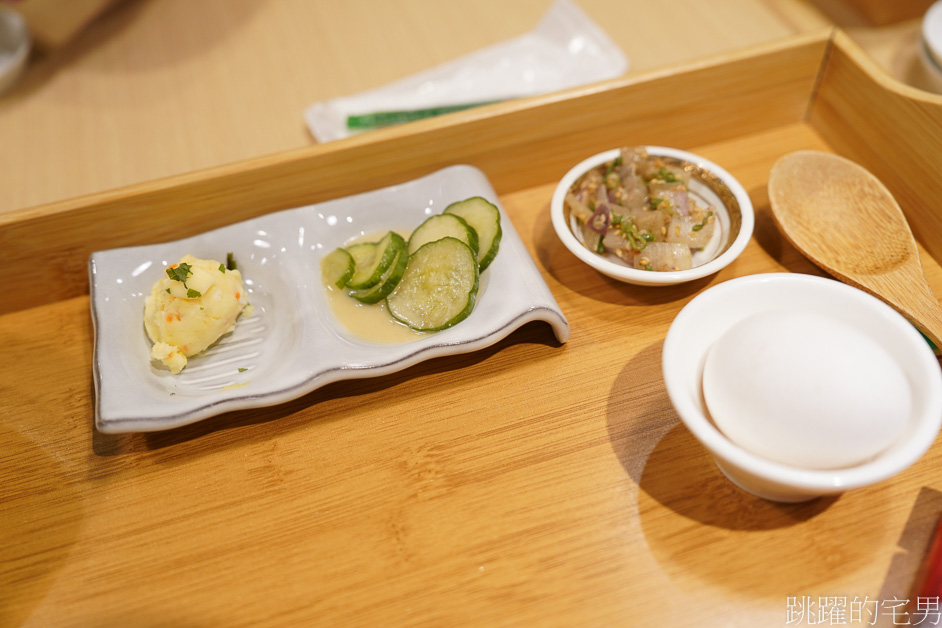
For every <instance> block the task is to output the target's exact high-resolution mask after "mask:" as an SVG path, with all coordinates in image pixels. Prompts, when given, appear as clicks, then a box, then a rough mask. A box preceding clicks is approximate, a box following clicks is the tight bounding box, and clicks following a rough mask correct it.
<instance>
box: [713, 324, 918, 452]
mask: <svg viewBox="0 0 942 628" xmlns="http://www.w3.org/2000/svg"><path fill="white" fill-rule="evenodd" d="M703 395H704V400H705V402H706V406H707V409H708V410H709V413H710V415H711V417H712V419H713V421H714V422H715V423H716V425H717V427H719V429H720V431H722V432H723V433H724V434H725V435H726V436H727V437H728V438H729V439H730V440H732V441H733V442H735V443H736V444H738V445H739V446H741V447H743V448H744V449H746V450H748V451H751V452H752V453H754V454H757V455H759V456H762V457H763V458H767V459H769V460H773V461H776V462H780V463H784V464H788V465H791V466H796V467H802V468H807V469H836V468H843V467H849V466H853V465H855V464H858V463H861V462H864V461H866V460H868V459H870V458H872V457H874V456H875V455H877V454H879V453H880V452H881V451H883V450H884V449H886V448H887V447H889V446H890V445H891V444H892V443H893V442H894V441H895V440H896V439H897V438H898V437H899V435H900V434H901V433H902V431H903V429H904V428H905V427H906V424H907V422H908V421H909V419H910V414H911V408H912V392H911V390H910V385H909V381H908V380H907V378H906V375H905V374H904V373H903V371H902V369H901V368H900V366H899V365H898V364H897V363H896V361H895V360H894V359H893V357H892V356H891V355H890V354H889V352H888V351H886V350H885V349H884V348H883V347H881V346H880V345H879V344H878V343H877V342H875V341H874V340H872V339H871V338H869V337H868V336H866V335H865V334H864V333H863V332H861V331H859V330H857V329H854V328H852V327H850V326H848V325H846V324H843V323H842V322H840V321H839V320H837V319H835V318H832V317H830V316H826V315H824V314H817V313H812V312H804V311H797V310H795V311H790V310H770V311H767V312H761V313H758V314H754V315H752V316H749V317H747V318H745V319H744V320H743V321H741V322H740V323H738V324H737V325H735V326H733V327H732V328H731V329H729V330H728V331H727V332H726V333H725V334H723V335H722V336H721V337H720V338H719V339H718V340H717V341H716V342H715V343H714V345H713V347H711V349H710V351H709V353H708V354H707V358H706V361H705V363H704V370H703Z"/></svg>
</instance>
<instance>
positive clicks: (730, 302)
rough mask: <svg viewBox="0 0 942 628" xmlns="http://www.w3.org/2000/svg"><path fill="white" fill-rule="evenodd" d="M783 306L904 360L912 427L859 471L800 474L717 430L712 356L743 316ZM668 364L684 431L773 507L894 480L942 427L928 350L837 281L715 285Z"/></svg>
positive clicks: (753, 280) (681, 324) (668, 354)
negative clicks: (710, 384) (709, 403)
mask: <svg viewBox="0 0 942 628" xmlns="http://www.w3.org/2000/svg"><path fill="white" fill-rule="evenodd" d="M779 308H792V309H794V308H801V309H803V310H806V311H809V312H816V313H819V314H824V315H828V316H831V317H834V318H837V319H838V320H841V321H843V322H846V323H847V325H850V326H854V327H855V328H856V329H857V330H858V331H860V332H862V333H864V334H866V335H867V336H868V337H870V338H872V339H873V340H875V341H876V342H877V343H878V344H879V345H880V346H881V347H883V348H884V349H886V351H887V352H889V354H890V355H891V356H892V357H893V359H894V360H896V361H897V363H898V365H899V367H900V368H901V369H902V371H903V372H904V373H905V375H906V378H907V379H908V381H909V384H910V387H911V390H912V395H913V404H912V415H911V416H910V420H909V424H908V426H907V427H906V429H905V430H904V432H903V434H902V435H901V436H900V437H899V438H898V439H897V441H896V442H895V443H894V444H893V445H891V446H890V447H889V448H888V449H886V450H885V451H883V452H882V453H880V454H878V455H877V456H876V457H875V458H872V459H870V460H869V461H867V462H864V463H861V464H859V465H856V466H851V467H848V468H844V469H832V470H812V469H801V468H797V467H792V466H788V465H785V464H780V463H777V462H772V461H770V460H767V459H764V458H762V457H759V456H757V455H755V454H752V453H750V452H749V451H746V450H745V449H743V448H741V447H740V446H738V445H736V444H734V443H733V442H732V441H730V440H729V439H728V438H727V437H726V436H724V435H723V433H722V432H720V431H719V430H718V429H717V428H716V426H715V424H714V423H713V422H712V420H711V419H710V417H709V416H708V413H707V410H706V406H705V403H704V401H703V392H702V388H701V378H702V374H703V364H704V359H705V357H706V355H707V352H708V351H709V349H710V347H711V346H712V345H713V343H714V341H715V340H716V339H718V338H719V337H720V336H722V335H723V334H724V333H725V332H726V331H727V330H728V329H730V328H731V327H732V326H733V325H735V324H736V323H738V322H740V321H741V320H743V319H744V318H746V317H748V316H750V315H752V314H755V313H757V312H762V311H766V310H772V309H779ZM662 357H663V361H662V366H663V374H664V383H665V385H666V387H667V393H668V396H669V397H670V400H671V403H672V404H673V405H674V408H675V409H676V410H677V413H678V414H679V415H680V418H681V420H682V421H683V422H684V424H685V425H686V426H687V428H688V429H689V430H690V431H691V433H692V434H693V435H694V436H695V437H696V438H697V440H699V441H700V442H701V443H702V444H703V445H704V446H705V447H706V448H707V449H708V450H709V451H710V453H711V454H713V456H714V459H715V460H716V464H717V466H718V467H719V468H720V470H721V471H722V472H723V473H724V474H726V476H727V477H728V478H729V479H730V480H731V481H732V482H733V483H735V484H736V485H738V486H739V487H740V488H742V489H744V490H746V491H748V492H750V493H753V494H755V495H757V496H759V497H762V498H765V499H769V500H773V501H781V502H798V501H805V500H808V499H812V498H815V497H818V496H821V495H829V494H837V493H841V492H844V491H847V490H849V489H853V488H858V487H862V486H867V485H870V484H873V483H875V482H879V481H881V480H884V479H886V478H889V477H891V476H893V475H895V474H897V473H899V472H901V471H903V470H904V469H906V468H907V467H909V466H910V465H912V464H913V463H914V462H916V461H917V460H918V459H919V458H920V457H921V456H922V455H923V454H924V453H925V452H926V450H927V449H928V448H929V447H930V446H931V445H932V443H933V442H934V441H935V438H936V435H937V434H938V432H939V428H940V426H942V370H940V369H939V363H938V360H937V359H936V358H935V356H934V354H933V353H932V350H931V349H930V348H929V345H928V343H927V342H926V341H925V339H924V338H923V337H922V336H921V334H919V332H918V331H916V329H915V328H914V327H913V326H912V325H911V324H910V323H909V322H908V321H907V320H906V319H905V318H903V317H902V316H901V315H900V314H899V313H897V312H896V311H895V310H893V309H892V308H891V307H889V306H888V305H886V304H885V303H883V302H882V301H880V300H879V299H877V298H875V297H873V296H871V295H869V294H867V293H865V292H863V291H862V290H858V289H856V288H852V287H850V286H848V285H846V284H843V283H840V282H838V281H836V280H833V279H826V278H823V277H816V276H811V275H800V274H789V273H770V274H760V275H750V276H746V277H740V278H737V279H731V280H729V281H725V282H723V283H721V284H718V285H716V286H713V287H711V288H709V289H707V290H705V291H703V292H702V293H700V294H699V295H697V296H696V297H694V298H693V299H692V300H691V301H690V302H689V303H688V304H687V305H686V306H685V307H684V308H683V309H682V310H681V311H680V313H679V314H678V315H677V317H676V318H675V319H674V321H673V323H672V324H671V327H670V329H669V330H668V333H667V336H666V338H665V340H664V349H663V356H662Z"/></svg>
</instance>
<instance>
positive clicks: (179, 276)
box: [167, 262, 193, 286]
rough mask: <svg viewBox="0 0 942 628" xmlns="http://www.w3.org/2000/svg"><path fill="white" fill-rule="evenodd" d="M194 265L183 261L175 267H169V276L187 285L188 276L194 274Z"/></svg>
mask: <svg viewBox="0 0 942 628" xmlns="http://www.w3.org/2000/svg"><path fill="white" fill-rule="evenodd" d="M190 268H192V266H190V265H189V264H187V263H186V262H181V263H179V264H177V265H176V266H175V267H173V268H168V269H167V276H168V277H170V278H171V279H173V280H174V281H179V282H180V283H182V284H183V285H184V286H185V285H186V278H187V277H189V276H190V275H192V274H193V271H192V270H190Z"/></svg>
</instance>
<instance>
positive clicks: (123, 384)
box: [89, 166, 569, 433]
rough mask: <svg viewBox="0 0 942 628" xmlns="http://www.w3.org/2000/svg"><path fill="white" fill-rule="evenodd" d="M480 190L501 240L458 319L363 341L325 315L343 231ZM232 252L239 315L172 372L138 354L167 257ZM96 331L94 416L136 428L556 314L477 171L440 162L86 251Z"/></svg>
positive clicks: (551, 319) (414, 356) (388, 366)
mask: <svg viewBox="0 0 942 628" xmlns="http://www.w3.org/2000/svg"><path fill="white" fill-rule="evenodd" d="M472 196H482V197H484V198H486V199H488V200H490V201H491V202H493V203H494V204H495V205H497V207H498V209H500V211H501V227H502V229H503V238H502V240H501V244H500V252H499V253H498V255H497V257H496V259H495V260H494V262H493V263H492V264H491V265H490V266H489V267H488V268H487V270H485V271H484V273H482V276H481V287H480V290H479V293H478V300H477V304H476V306H475V309H474V311H473V312H472V313H471V315H470V316H469V317H468V318H467V319H465V320H464V321H463V322H461V323H459V324H458V325H456V326H454V327H452V328H450V329H446V330H444V331H441V332H438V333H434V334H428V335H424V336H421V337H418V338H417V339H415V340H413V341H409V342H404V343H400V344H384V343H377V342H370V341H366V340H363V339H360V338H358V337H357V336H355V335H353V334H352V333H350V332H349V331H348V330H347V329H346V327H344V326H343V324H341V323H340V322H339V321H338V320H337V319H336V318H335V316H334V314H333V312H332V310H331V308H330V306H329V304H328V301H327V295H326V293H325V289H324V286H323V284H322V283H321V271H320V260H321V258H322V257H323V256H324V255H326V254H327V253H329V252H331V251H332V250H334V249H335V248H337V247H338V246H342V245H344V244H345V243H346V242H348V241H350V240H351V239H353V238H356V237H359V236H362V235H367V234H374V233H382V232H385V231H388V230H391V229H394V230H402V229H412V228H415V227H417V226H418V225H419V224H420V223H421V222H422V221H423V220H424V219H425V218H427V217H428V216H430V215H432V214H438V213H441V211H442V210H444V209H445V207H446V206H447V205H448V204H450V203H452V202H455V201H459V200H462V199H465V198H469V197H472ZM228 252H232V253H233V254H234V257H235V259H236V261H237V262H238V264H239V270H240V271H241V272H242V276H243V278H244V280H245V287H246V291H247V293H248V297H249V301H250V302H251V303H252V305H253V307H254V312H253V313H252V314H251V316H248V317H244V318H242V319H240V321H239V323H238V324H237V325H236V328H235V330H234V331H233V332H232V333H230V334H227V335H225V336H223V338H221V339H220V340H219V341H218V342H217V343H216V344H215V345H213V346H212V347H210V349H208V350H207V351H205V352H204V353H202V354H200V355H198V356H195V357H193V358H191V359H190V360H189V363H188V365H187V367H186V369H184V370H183V372H182V373H180V374H179V375H171V374H170V372H169V371H168V370H167V369H166V368H164V367H162V366H161V365H159V364H157V363H155V362H152V361H151V359H150V349H151V342H150V340H149V339H148V338H147V334H146V333H145V331H144V325H143V311H144V299H145V297H146V296H147V295H148V294H149V293H150V290H151V286H152V285H153V284H154V282H155V281H157V280H158V279H159V278H160V277H161V276H162V275H163V273H164V272H165V269H166V267H167V266H168V265H169V264H173V263H175V262H177V261H178V260H179V259H180V257H182V256H183V255H185V254H187V253H189V254H192V255H195V256H196V257H200V258H208V259H217V260H224V259H225V256H226V254H227V253H228ZM89 272H90V280H91V313H92V321H93V323H94V328H95V350H94V365H93V367H94V380H95V392H96V407H95V425H96V427H97V428H98V430H99V431H101V432H106V433H121V432H146V431H155V430H163V429H168V428H172V427H177V426H180V425H186V424H189V423H193V422H195V421H198V420H201V419H205V418H207V417H210V416H214V415H217V414H220V413H222V412H227V411H230V410H237V409H243V408H252V407H263V406H270V405H274V404H278V403H283V402H285V401H289V400H291V399H295V398H297V397H300V396H302V395H305V394H307V393H309V392H311V391H312V390H315V389H316V388H320V387H321V386H324V385H325V384H328V383H330V382H334V381H338V380H343V379H352V378H357V377H373V376H378V375H385V374H388V373H393V372H396V371H399V370H402V369H405V368H407V367H409V366H411V365H413V364H416V363H417V362H420V361H422V360H427V359H429V358H433V357H438V356H442V355H450V354H458V353H466V352H470V351H475V350H478V349H482V348H484V347H487V346H489V345H492V344H494V343H495V342H497V341H499V340H501V339H502V338H504V337H506V336H507V335H508V334H510V333H511V332H512V331H513V330H515V329H517V328H518V327H520V326H522V325H523V324H525V323H527V322H530V321H534V320H542V321H546V322H548V323H549V324H550V325H551V326H552V328H553V331H554V333H555V335H556V338H557V340H558V341H559V342H561V343H565V342H566V341H567V340H568V338H569V323H568V322H567V320H566V318H565V316H564V315H563V313H562V312H561V311H560V309H559V305H558V304H557V303H556V300H555V299H554V298H553V295H552V293H551V292H550V291H549V288H548V287H547V285H546V283H545V282H544V281H543V277H542V276H541V275H540V272H539V270H538V269H537V268H536V265H535V264H534V263H533V260H532V259H531V258H530V256H529V254H528V253H527V250H526V248H525V247H524V245H523V242H522V241H521V240H520V237H519V236H518V235H517V233H516V231H514V228H513V225H512V224H511V223H510V220H509V219H508V218H507V216H506V214H505V213H504V211H503V208H501V207H500V203H499V202H498V199H497V194H496V193H495V192H494V189H493V188H492V187H491V185H490V182H489V181H488V180H487V177H485V175H484V174H483V173H482V172H481V171H480V170H477V169H476V168H473V167H471V166H452V167H449V168H446V169H443V170H440V171H438V172H435V173H433V174H430V175H428V176H426V177H423V178H420V179H416V180H414V181H410V182H407V183H403V184H400V185H395V186H392V187H388V188H384V189H381V190H376V191H372V192H367V193H364V194H358V195H356V196H349V197H346V198H342V199H337V200H333V201H328V202H324V203H318V204H315V205H309V206H306V207H300V208H297V209H291V210H286V211H282V212H278V213H274V214H269V215H266V216H261V217H259V218H255V219H253V220H248V221H245V222H241V223H238V224H234V225H230V226H228V227H223V228H220V229H216V230H214V231H209V232H207V233H204V234H201V235H198V236H194V237H191V238H186V239H183V240H178V241H175V242H166V243H162V244H152V245H147V246H138V247H129V248H122V249H111V250H107V251H98V252H95V253H93V254H92V255H91V258H90V260H89Z"/></svg>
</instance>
